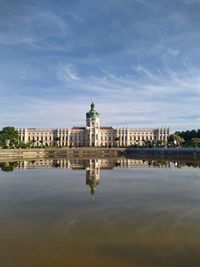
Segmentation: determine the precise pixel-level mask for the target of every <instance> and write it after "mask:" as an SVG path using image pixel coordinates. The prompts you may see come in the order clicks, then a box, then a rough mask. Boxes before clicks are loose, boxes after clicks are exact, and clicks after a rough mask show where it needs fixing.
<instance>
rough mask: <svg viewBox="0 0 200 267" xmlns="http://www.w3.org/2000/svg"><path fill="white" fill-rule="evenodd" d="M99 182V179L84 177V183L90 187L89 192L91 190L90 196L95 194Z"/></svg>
mask: <svg viewBox="0 0 200 267" xmlns="http://www.w3.org/2000/svg"><path fill="white" fill-rule="evenodd" d="M99 183H100V180H99V179H98V180H97V179H95V178H92V179H90V178H87V179H86V184H87V185H89V187H90V189H91V190H90V192H91V195H92V198H94V195H95V191H96V187H97V185H98V184H99Z"/></svg>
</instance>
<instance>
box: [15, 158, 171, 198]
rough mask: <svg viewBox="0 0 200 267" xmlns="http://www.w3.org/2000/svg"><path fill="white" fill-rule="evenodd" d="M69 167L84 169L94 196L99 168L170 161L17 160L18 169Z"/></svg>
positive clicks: (163, 165) (164, 165)
mask: <svg viewBox="0 0 200 267" xmlns="http://www.w3.org/2000/svg"><path fill="white" fill-rule="evenodd" d="M52 167H56V168H71V169H74V170H76V169H84V170H86V184H87V185H88V186H89V187H90V192H91V195H92V197H94V194H95V191H96V187H97V185H98V184H99V183H100V170H101V169H113V168H149V167H151V168H155V167H157V168H170V162H158V161H143V160H134V159H127V158H115V159H113V158H106V159H87V160H86V159H56V160H55V159H37V160H32V161H22V162H19V163H18V165H17V168H19V169H34V168H35V169H38V168H52Z"/></svg>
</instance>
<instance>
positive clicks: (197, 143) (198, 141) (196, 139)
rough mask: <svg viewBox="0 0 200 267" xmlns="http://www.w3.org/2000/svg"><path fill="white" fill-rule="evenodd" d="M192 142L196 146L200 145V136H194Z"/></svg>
mask: <svg viewBox="0 0 200 267" xmlns="http://www.w3.org/2000/svg"><path fill="white" fill-rule="evenodd" d="M191 141H192V144H193V145H194V146H195V147H199V146H200V138H198V137H194V138H192V140H191Z"/></svg>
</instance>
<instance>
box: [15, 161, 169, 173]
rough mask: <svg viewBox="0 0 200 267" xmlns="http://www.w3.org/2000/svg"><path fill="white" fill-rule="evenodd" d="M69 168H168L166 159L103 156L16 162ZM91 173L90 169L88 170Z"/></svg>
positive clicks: (24, 166) (34, 166)
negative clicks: (149, 159) (102, 157)
mask: <svg viewBox="0 0 200 267" xmlns="http://www.w3.org/2000/svg"><path fill="white" fill-rule="evenodd" d="M52 167H56V168H71V169H85V170H86V171H89V170H92V169H96V170H99V171H97V174H98V175H100V169H113V168H117V167H119V168H145V167H146V168H147V167H148V168H149V167H160V168H161V167H163V168H169V167H170V162H168V161H155V160H151V161H148V160H139V159H127V158H105V159H78V158H77V159H64V158H62V159H34V160H25V161H21V162H19V163H18V165H17V168H20V169H39V168H52ZM90 173H91V174H92V171H91V172H90Z"/></svg>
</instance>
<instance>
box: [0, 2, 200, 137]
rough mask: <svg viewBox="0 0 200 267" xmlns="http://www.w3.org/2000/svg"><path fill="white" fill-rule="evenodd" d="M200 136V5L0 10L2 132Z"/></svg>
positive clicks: (34, 5) (56, 5)
mask: <svg viewBox="0 0 200 267" xmlns="http://www.w3.org/2000/svg"><path fill="white" fill-rule="evenodd" d="M92 100H93V101H94V102H95V104H96V109H97V111H98V112H99V113H100V120H101V121H100V122H101V126H113V127H130V128H136V127H137V128H138V127H141V128H145V127H153V128H154V127H163V126H168V127H170V129H171V131H172V132H173V131H175V130H186V129H198V128H200V0H84V1H83V0H56V1H55V0H34V1H33V0H0V114H1V115H0V128H3V127H5V126H14V127H17V128H18V127H40V128H68V127H73V126H85V113H86V112H87V111H89V109H90V104H91V101H92Z"/></svg>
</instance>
